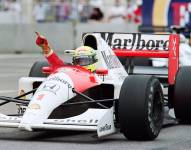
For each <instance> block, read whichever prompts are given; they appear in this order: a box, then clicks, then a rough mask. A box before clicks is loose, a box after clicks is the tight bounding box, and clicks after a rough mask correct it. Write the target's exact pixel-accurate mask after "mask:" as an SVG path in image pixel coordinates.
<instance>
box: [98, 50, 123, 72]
mask: <svg viewBox="0 0 191 150" xmlns="http://www.w3.org/2000/svg"><path fill="white" fill-rule="evenodd" d="M101 54H102V56H103V59H104V61H105V63H106V65H107V67H108V68H109V69H115V68H120V62H119V60H118V58H117V57H116V56H115V55H112V54H109V55H106V53H105V51H101Z"/></svg>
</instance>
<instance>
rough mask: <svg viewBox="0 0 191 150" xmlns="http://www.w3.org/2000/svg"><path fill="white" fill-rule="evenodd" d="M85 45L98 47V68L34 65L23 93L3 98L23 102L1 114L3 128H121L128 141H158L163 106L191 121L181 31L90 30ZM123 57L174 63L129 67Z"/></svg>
mask: <svg viewBox="0 0 191 150" xmlns="http://www.w3.org/2000/svg"><path fill="white" fill-rule="evenodd" d="M113 37H115V38H113ZM108 42H109V44H108ZM82 43H83V45H85V46H90V47H92V48H93V49H94V50H95V51H96V53H97V56H98V60H99V61H98V62H97V70H96V71H95V72H90V71H89V70H87V69H85V68H83V67H81V66H76V65H71V64H65V65H64V66H62V67H58V68H53V67H52V66H50V65H49V64H48V63H47V62H36V63H34V65H33V66H32V68H31V70H30V74H29V77H22V78H21V79H20V80H19V96H17V97H14V98H12V97H5V96H1V97H0V99H1V100H3V102H2V103H0V106H2V105H5V104H7V103H9V102H14V103H16V105H18V106H19V113H18V115H17V116H10V115H5V114H0V126H1V127H11V128H19V129H21V130H26V131H36V130H74V131H93V132H96V133H97V135H98V137H99V138H100V137H103V136H106V135H110V134H113V133H116V132H118V131H120V132H121V133H123V134H124V136H125V137H126V138H127V139H128V140H154V139H155V138H157V136H158V135H159V133H160V130H161V128H162V125H163V119H164V106H166V105H167V106H168V107H169V108H174V111H175V115H176V118H177V119H179V121H182V122H190V121H191V118H190V112H191V109H190V108H191V92H190V87H191V82H190V80H191V79H190V77H191V68H190V67H181V68H179V60H178V58H179V36H178V35H176V34H167V35H159V34H158V35H155V34H140V33H86V34H84V35H83V40H82ZM111 43H112V44H111ZM67 52H68V53H70V51H69V50H68V51H67ZM121 56H123V57H151V58H168V64H169V65H168V66H169V67H168V70H167V72H164V71H163V70H162V69H160V68H153V67H152V68H148V67H150V66H148V67H145V66H144V67H142V68H136V66H133V67H132V66H131V65H130V66H129V67H127V68H125V67H124V66H123V65H122V64H121V62H120V61H119V59H118V57H121ZM164 88H168V95H166V94H163V89H164Z"/></svg>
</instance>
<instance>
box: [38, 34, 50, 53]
mask: <svg viewBox="0 0 191 150" xmlns="http://www.w3.org/2000/svg"><path fill="white" fill-rule="evenodd" d="M35 33H36V35H37V38H36V45H38V46H39V47H41V48H42V51H43V54H45V55H49V54H50V52H51V48H50V46H49V43H48V40H47V39H46V37H44V36H42V35H41V34H40V33H39V32H35Z"/></svg>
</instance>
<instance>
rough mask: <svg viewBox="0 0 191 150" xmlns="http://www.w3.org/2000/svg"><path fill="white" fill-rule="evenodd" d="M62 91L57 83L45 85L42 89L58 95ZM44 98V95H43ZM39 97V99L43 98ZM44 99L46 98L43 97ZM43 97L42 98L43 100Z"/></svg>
mask: <svg viewBox="0 0 191 150" xmlns="http://www.w3.org/2000/svg"><path fill="white" fill-rule="evenodd" d="M59 89H60V86H59V85H57V84H55V83H45V84H44V85H43V87H42V90H44V91H50V92H52V93H54V94H55V95H56V93H57V91H58V90H59ZM41 97H42V95H41ZM41 97H39V98H41ZM43 97H44V96H43ZM43 97H42V98H43Z"/></svg>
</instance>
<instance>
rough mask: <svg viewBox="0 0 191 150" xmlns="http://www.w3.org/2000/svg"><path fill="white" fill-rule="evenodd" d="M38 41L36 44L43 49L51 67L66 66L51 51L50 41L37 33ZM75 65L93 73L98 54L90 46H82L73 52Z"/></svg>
mask: <svg viewBox="0 0 191 150" xmlns="http://www.w3.org/2000/svg"><path fill="white" fill-rule="evenodd" d="M36 35H37V39H36V44H37V45H38V46H39V47H41V48H42V52H43V54H44V55H45V57H46V58H47V60H48V62H49V64H50V65H52V66H53V67H57V68H58V67H62V66H64V62H63V61H62V60H61V59H60V58H59V57H58V55H57V54H56V53H55V52H54V51H53V50H52V49H51V47H50V45H49V43H48V40H47V39H46V38H45V37H44V36H42V35H40V33H38V32H36ZM72 60H73V64H74V65H80V66H82V67H84V68H86V69H88V70H90V71H91V72H94V71H95V70H96V66H95V64H96V62H97V61H98V59H97V57H96V52H95V51H94V49H93V48H91V47H89V46H81V47H79V48H77V49H76V50H74V52H73V59H72Z"/></svg>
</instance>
